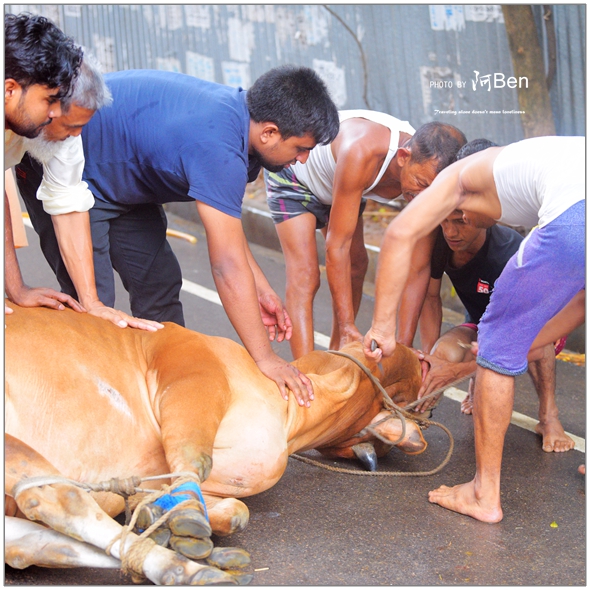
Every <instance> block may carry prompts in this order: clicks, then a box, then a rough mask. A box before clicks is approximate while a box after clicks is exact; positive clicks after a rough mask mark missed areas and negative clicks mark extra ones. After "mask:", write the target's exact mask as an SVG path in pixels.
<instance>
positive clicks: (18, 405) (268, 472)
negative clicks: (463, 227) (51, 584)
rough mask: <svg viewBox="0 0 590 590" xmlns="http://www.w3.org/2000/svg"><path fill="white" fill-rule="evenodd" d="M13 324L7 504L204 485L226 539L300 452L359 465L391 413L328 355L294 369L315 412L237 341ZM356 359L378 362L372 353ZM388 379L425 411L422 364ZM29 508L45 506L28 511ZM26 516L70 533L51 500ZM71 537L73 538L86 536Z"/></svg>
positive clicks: (396, 360)
mask: <svg viewBox="0 0 590 590" xmlns="http://www.w3.org/2000/svg"><path fill="white" fill-rule="evenodd" d="M5 322H6V396H5V420H6V421H5V427H6V428H5V431H6V434H7V435H8V437H7V453H6V470H7V471H6V480H5V483H6V493H7V494H8V496H10V495H11V490H12V486H13V485H14V483H16V482H17V481H18V480H20V479H22V478H24V477H29V476H30V475H32V474H40V473H61V474H63V475H64V476H66V477H68V478H71V479H74V480H78V481H88V482H96V481H103V480H108V479H109V478H111V477H127V476H130V475H138V476H140V477H146V476H152V475H158V474H165V473H169V472H174V471H193V472H195V473H197V474H198V475H199V477H200V478H201V480H202V481H203V484H202V489H203V493H204V494H205V497H206V500H207V505H208V508H209V509H210V516H211V524H212V527H213V530H214V532H217V533H219V534H228V533H231V532H234V531H235V530H239V529H240V528H243V526H245V524H246V523H247V519H248V516H247V509H245V506H244V505H243V503H241V502H239V501H237V500H233V499H234V498H239V497H245V496H248V495H251V494H256V493H259V492H262V491H264V490H266V489H268V488H270V487H271V486H272V485H274V484H275V483H276V482H277V481H278V480H279V478H280V477H281V475H282V474H283V472H284V470H285V468H286V465H287V459H288V456H289V454H292V453H294V452H297V451H302V450H306V449H312V448H319V449H321V450H322V451H323V452H325V453H326V454H333V455H338V456H349V451H348V449H350V447H351V446H352V445H353V444H355V443H357V442H360V440H361V439H360V438H359V437H358V436H356V435H357V434H358V432H359V431H360V430H361V429H362V428H364V427H365V426H366V425H368V424H369V423H370V422H371V421H373V420H374V419H375V416H377V414H379V412H381V411H382V409H383V405H382V400H381V394H380V393H379V392H378V391H376V390H375V388H374V386H373V385H372V384H371V383H370V382H369V380H368V378H367V377H366V376H365V375H364V373H363V372H362V371H361V369H360V368H359V367H357V366H356V365H355V364H354V363H352V362H351V361H350V360H347V359H344V358H342V357H339V356H334V355H331V354H329V353H326V352H313V353H311V354H309V355H306V356H305V357H303V358H301V359H299V360H298V361H296V362H295V363H294V364H296V365H297V366H298V368H299V369H300V370H301V371H303V372H304V373H306V374H307V375H308V376H309V377H310V379H311V381H312V383H313V387H314V392H315V400H314V401H313V402H312V406H311V408H308V409H306V408H301V407H299V406H298V404H297V403H296V401H295V400H294V399H293V397H292V396H291V397H290V400H289V402H285V401H284V400H283V399H282V398H281V396H280V394H279V392H278V390H277V388H276V385H275V384H274V382H272V381H270V380H269V379H267V378H266V377H265V376H264V375H262V373H260V371H259V370H258V369H257V367H256V365H255V364H254V362H253V360H252V359H251V357H250V356H249V355H248V353H247V352H246V350H245V349H244V348H243V347H242V346H240V345H239V344H236V343H235V342H233V341H231V340H228V339H225V338H219V337H213V336H206V335H203V334H199V333H196V332H193V331H190V330H187V329H185V328H181V327H179V326H177V325H174V324H166V327H165V328H164V329H163V330H160V331H158V332H155V333H149V332H144V331H140V330H132V329H125V330H122V329H120V328H117V327H115V326H113V325H111V324H109V323H107V322H104V321H103V320H100V319H96V318H93V317H91V316H88V315H86V314H79V313H75V312H72V311H69V310H66V311H63V312H56V311H52V310H48V309H42V308H36V309H20V308H18V307H16V306H14V313H13V314H11V315H8V316H6V320H5ZM345 350H346V351H347V352H348V353H349V354H351V355H354V356H355V357H356V358H358V359H359V360H360V361H361V362H363V363H366V362H367V361H366V360H365V358H364V355H363V354H362V350H361V347H360V344H358V345H350V346H348V347H347V348H346V349H345ZM383 366H384V375H383V376H381V375H380V374H379V370H378V368H377V366H376V365H369V368H370V369H371V371H372V372H373V374H375V375H376V376H378V377H381V379H382V382H383V384H384V385H385V386H387V388H388V392H389V393H390V395H391V396H392V397H396V398H397V401H398V403H399V402H400V401H401V402H402V404H403V403H404V401H405V402H409V401H411V400H413V399H415V398H416V394H417V391H418V389H419V385H420V369H419V363H418V361H417V359H416V357H415V356H414V355H413V354H412V353H411V351H409V349H406V348H405V347H403V346H399V347H398V350H397V352H396V354H395V355H394V356H393V357H392V358H390V359H385V360H384V362H383ZM400 397H401V398H403V401H402V400H400ZM368 438H370V437H364V438H363V439H362V440H366V439H368ZM45 487H46V488H54V487H55V488H57V489H58V490H59V489H60V486H59V485H57V486H45ZM61 487H67V486H61ZM146 487H154V483H153V482H150V483H149V484H146ZM55 493H57V492H55ZM74 495H75V496H76V497H77V494H74ZM31 497H35V499H36V501H37V502H40V503H41V505H42V506H41V507H39V506H37V507H36V508H35V509H33V508H31V506H25V505H24V504H26V498H31ZM224 498H227V499H228V500H223V501H222V499H224ZM95 499H96V501H97V502H98V504H99V505H100V507H101V508H102V510H104V511H105V512H106V513H107V514H109V515H110V516H114V515H116V514H118V513H119V512H121V510H122V508H123V505H122V500H121V499H120V498H118V497H116V496H114V495H112V494H104V493H103V494H97V495H95ZM55 501H56V502H57V500H55ZM80 501H82V500H80ZM43 502H49V504H47V505H45V506H43ZM84 502H86V500H84ZM31 503H32V504H34V503H35V502H33V501H32V500H30V501H29V504H31ZM18 505H19V508H20V509H21V510H22V512H24V513H25V514H26V515H27V516H29V517H30V518H31V517H38V518H40V519H41V520H42V521H44V522H46V523H47V524H49V525H50V526H51V527H52V528H56V530H61V529H60V527H59V521H60V519H61V520H63V519H64V513H65V512H67V509H65V508H64V507H63V506H62V508H61V509H60V510H58V509H57V508H55V507H52V508H50V507H49V506H53V505H52V504H51V502H50V500H49V499H48V492H47V491H45V492H39V490H36V491H35V490H29V491H27V492H24V493H23V494H22V496H21V497H19V499H18ZM85 506H86V504H85ZM88 510H90V508H88V507H87V508H85V509H84V510H83V511H82V512H83V513H84V514H86V512H87V511H88ZM50 513H51V514H50ZM53 513H54V514H53ZM35 515H36V516H35ZM236 516H237V518H236ZM73 519H74V518H73V516H72V515H71V514H70V515H69V517H68V522H70V521H71V520H73ZM113 522H114V521H113ZM70 524H71V523H70ZM70 524H68V525H63V526H62V529H63V530H62V532H65V533H66V534H69V535H72V536H76V535H78V536H80V533H79V531H78V532H76V531H77V529H76V526H73V525H72V526H70ZM115 524H116V523H115ZM117 526H118V525H117ZM113 530H114V528H113Z"/></svg>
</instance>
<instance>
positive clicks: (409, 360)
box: [299, 343, 426, 467]
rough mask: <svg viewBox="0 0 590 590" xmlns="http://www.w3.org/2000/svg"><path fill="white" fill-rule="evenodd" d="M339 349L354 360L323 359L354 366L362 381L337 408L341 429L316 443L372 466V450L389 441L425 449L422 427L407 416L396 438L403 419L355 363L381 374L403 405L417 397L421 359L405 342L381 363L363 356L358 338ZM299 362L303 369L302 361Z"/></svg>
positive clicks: (410, 449) (385, 448)
mask: <svg viewBox="0 0 590 590" xmlns="http://www.w3.org/2000/svg"><path fill="white" fill-rule="evenodd" d="M341 352H342V353H345V354H347V355H349V356H351V357H353V358H354V359H356V361H357V362H356V363H355V361H354V360H349V359H347V358H343V357H341V356H337V357H336V358H337V359H339V360H336V359H334V360H331V359H329V358H327V360H326V362H329V363H330V364H335V365H341V366H342V368H341V369H340V370H341V371H343V372H348V371H350V372H356V373H357V374H359V375H360V381H359V382H358V387H357V389H356V391H355V393H354V395H353V396H350V398H349V399H348V401H347V404H346V407H345V408H344V409H343V410H341V411H342V412H345V415H344V416H343V418H342V429H341V430H340V432H339V433H338V434H336V436H335V438H333V439H332V440H329V441H326V442H323V443H321V444H320V445H318V446H316V447H315V448H316V449H317V450H318V451H320V452H321V453H322V454H323V455H325V456H328V457H343V458H354V457H355V456H356V457H360V458H361V459H362V460H363V461H364V462H365V464H366V465H367V466H368V467H371V466H370V462H371V460H372V458H371V455H376V456H383V455H385V454H386V453H387V452H389V450H390V449H391V448H392V446H393V443H397V444H396V446H397V447H398V448H400V449H401V450H403V451H404V452H406V453H410V454H418V453H421V452H423V451H424V450H425V449H426V441H425V440H424V438H423V437H422V434H421V431H420V428H419V427H418V426H417V425H416V424H415V423H414V422H412V421H409V420H406V434H405V436H404V438H403V440H402V441H400V440H399V439H400V436H401V435H402V423H401V420H400V419H399V418H398V417H396V415H395V414H393V415H392V413H391V411H390V410H389V409H388V407H387V404H386V402H385V400H384V396H383V394H382V392H381V391H380V390H379V389H378V388H377V387H376V386H375V384H374V383H373V382H372V381H371V379H370V377H369V376H367V375H366V374H365V373H364V372H363V371H362V369H361V368H360V367H359V366H357V365H358V364H362V365H364V366H365V367H366V368H367V369H368V370H369V371H370V373H371V374H372V375H373V376H374V377H376V378H377V379H378V380H379V382H380V383H381V385H382V386H383V388H384V389H385V391H386V393H387V394H388V396H389V398H391V400H392V401H393V402H394V403H395V404H396V405H397V406H400V407H404V406H405V405H407V404H409V403H411V402H412V401H414V400H415V399H416V398H417V395H418V391H419V389H420V385H421V381H422V380H421V371H420V363H419V361H418V359H417V357H416V355H415V354H414V353H413V352H412V351H411V350H410V349H409V348H407V347H405V346H403V345H401V344H398V345H397V347H396V350H395V353H394V354H393V355H392V356H391V357H389V358H385V359H383V361H382V363H381V367H379V366H378V365H377V364H375V363H373V362H372V361H369V360H368V359H367V358H366V357H365V355H364V353H363V350H362V346H361V344H360V343H354V344H349V345H347V346H346V347H344V348H343V349H342V351H341ZM318 354H321V355H331V353H318ZM299 368H300V369H302V370H304V369H303V368H302V367H299ZM381 369H382V371H381ZM314 403H315V402H314ZM373 450H374V452H373Z"/></svg>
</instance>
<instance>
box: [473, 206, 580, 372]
mask: <svg viewBox="0 0 590 590" xmlns="http://www.w3.org/2000/svg"><path fill="white" fill-rule="evenodd" d="M585 209H586V202H585V201H579V202H578V203H576V204H575V205H572V206H571V207H570V208H569V209H568V210H567V211H565V212H564V213H562V214H561V215H560V216H559V217H558V218H557V219H554V220H553V221H552V222H551V223H549V224H547V225H546V226H544V227H542V228H534V229H533V230H532V231H531V233H530V234H529V235H528V236H527V237H526V238H525V239H524V240H523V241H522V243H521V245H520V248H519V249H518V252H516V253H515V254H514V256H513V257H512V258H511V259H510V260H509V261H508V263H507V264H506V266H505V267H504V270H503V271H502V274H501V275H500V276H499V277H498V280H497V281H496V283H495V285H494V291H493V292H492V296H491V299H490V303H489V304H488V306H487V308H486V310H485V312H484V314H483V316H482V317H481V320H480V322H479V337H478V342H479V353H478V356H477V364H478V365H480V366H482V367H485V368H487V369H491V370H492V371H495V372H496V373H500V374H502V375H521V374H522V373H524V372H525V371H526V370H527V366H528V365H527V354H528V352H529V349H530V347H531V344H532V343H533V341H534V339H535V338H536V336H537V334H538V333H539V331H540V330H541V328H542V327H543V326H544V325H545V324H546V323H547V322H548V321H549V320H550V319H551V318H552V317H553V316H554V315H555V314H556V313H558V312H559V311H561V310H562V309H563V308H564V307H565V306H566V305H567V304H568V303H569V301H570V300H571V299H572V298H573V297H574V295H575V294H576V293H577V292H578V291H580V290H581V289H584V288H585V285H586V273H585V271H586V253H585V240H586V223H585Z"/></svg>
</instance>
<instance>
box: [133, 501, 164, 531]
mask: <svg viewBox="0 0 590 590" xmlns="http://www.w3.org/2000/svg"><path fill="white" fill-rule="evenodd" d="M162 514H164V510H163V509H162V508H161V507H160V506H157V505H156V504H153V503H150V504H146V505H145V506H142V507H141V510H140V511H139V514H138V515H137V520H136V521H135V529H134V530H135V531H136V532H138V533H143V531H145V530H146V529H148V528H149V527H151V526H152V524H154V522H156V520H158V518H160V517H161V516H162Z"/></svg>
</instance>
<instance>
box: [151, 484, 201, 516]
mask: <svg viewBox="0 0 590 590" xmlns="http://www.w3.org/2000/svg"><path fill="white" fill-rule="evenodd" d="M182 492H188V493H186V494H183V493H182ZM195 495H196V496H197V498H198V499H199V501H200V502H201V504H202V505H203V513H204V514H205V518H206V519H207V522H209V515H208V514H207V505H206V504H205V498H203V494H202V493H201V488H200V486H199V484H197V483H196V482H192V481H191V482H187V483H184V484H182V485H181V486H178V487H177V488H176V489H175V490H174V491H173V492H172V493H171V494H165V495H163V496H161V497H160V498H158V499H157V500H156V501H154V504H156V506H160V508H162V509H163V510H164V512H168V510H171V509H172V508H174V506H177V505H178V504H180V503H181V502H184V501H185V500H193V499H194V497H195Z"/></svg>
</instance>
